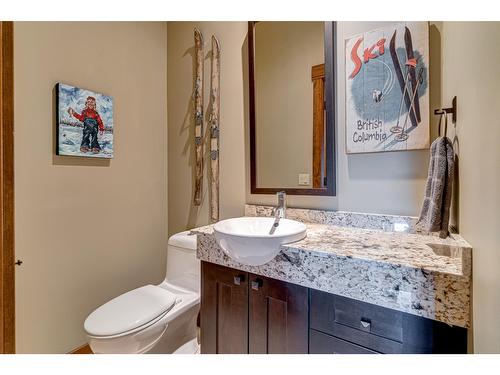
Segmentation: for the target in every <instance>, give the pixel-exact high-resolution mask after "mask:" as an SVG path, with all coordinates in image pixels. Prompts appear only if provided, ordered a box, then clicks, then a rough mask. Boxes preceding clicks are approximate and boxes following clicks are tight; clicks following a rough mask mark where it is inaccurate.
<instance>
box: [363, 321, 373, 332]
mask: <svg viewBox="0 0 500 375" xmlns="http://www.w3.org/2000/svg"><path fill="white" fill-rule="evenodd" d="M371 325H372V323H371V322H370V321H369V320H368V319H361V326H362V327H363V328H364V329H365V330H367V331H369V330H370V326H371Z"/></svg>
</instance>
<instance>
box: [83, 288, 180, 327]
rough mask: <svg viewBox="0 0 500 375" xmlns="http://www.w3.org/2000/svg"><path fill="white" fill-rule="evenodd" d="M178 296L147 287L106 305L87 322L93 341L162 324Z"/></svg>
mask: <svg viewBox="0 0 500 375" xmlns="http://www.w3.org/2000/svg"><path fill="white" fill-rule="evenodd" d="M176 299H177V296H176V295H175V294H174V293H172V292H170V291H168V290H165V289H163V288H160V287H158V286H155V285H146V286H143V287H141V288H137V289H134V290H131V291H129V292H127V293H124V294H122V295H120V296H118V297H116V298H114V299H112V300H111V301H109V302H107V303H105V304H104V305H102V306H101V307H99V308H97V309H96V310H95V311H94V312H93V313H91V314H90V315H89V316H88V318H87V319H86V320H85V324H84V327H85V331H87V334H88V335H90V336H93V337H117V336H121V335H126V334H130V333H132V332H135V331H139V330H141V329H144V328H146V327H148V326H150V325H152V324H154V323H156V322H157V321H159V320H161V319H162V318H163V317H164V316H165V315H166V314H167V313H168V312H169V311H170V310H171V309H172V308H173V307H174V305H175V303H176Z"/></svg>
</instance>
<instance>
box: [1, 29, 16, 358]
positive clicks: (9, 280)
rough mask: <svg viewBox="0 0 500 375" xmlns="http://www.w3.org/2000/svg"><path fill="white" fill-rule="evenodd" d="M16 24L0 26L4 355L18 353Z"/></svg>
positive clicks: (2, 348)
mask: <svg viewBox="0 0 500 375" xmlns="http://www.w3.org/2000/svg"><path fill="white" fill-rule="evenodd" d="M13 44H14V38H13V24H12V22H0V212H1V215H0V230H1V240H0V353H8V354H10V353H14V352H15V342H14V87H13V86H14V75H13V65H14V54H13Z"/></svg>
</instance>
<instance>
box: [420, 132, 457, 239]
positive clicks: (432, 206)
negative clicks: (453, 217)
mask: <svg viewBox="0 0 500 375" xmlns="http://www.w3.org/2000/svg"><path fill="white" fill-rule="evenodd" d="M453 173H454V152H453V144H452V143H451V141H450V140H449V139H448V137H439V138H437V139H436V140H435V141H434V142H432V145H431V159H430V164H429V174H428V176H427V186H426V188H425V199H424V204H423V205H422V211H421V213H420V218H419V219H418V223H419V224H421V225H422V226H423V227H424V229H425V230H427V231H429V232H439V237H441V238H446V237H447V236H448V225H449V221H450V204H451V192H452V185H453Z"/></svg>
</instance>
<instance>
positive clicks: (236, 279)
mask: <svg viewBox="0 0 500 375" xmlns="http://www.w3.org/2000/svg"><path fill="white" fill-rule="evenodd" d="M243 281H245V276H242V275H238V276H235V277H234V285H241V283H242V282H243Z"/></svg>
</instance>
